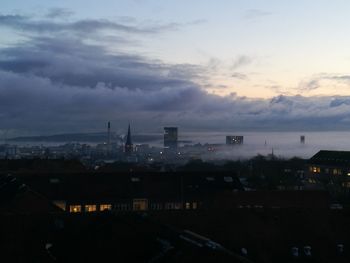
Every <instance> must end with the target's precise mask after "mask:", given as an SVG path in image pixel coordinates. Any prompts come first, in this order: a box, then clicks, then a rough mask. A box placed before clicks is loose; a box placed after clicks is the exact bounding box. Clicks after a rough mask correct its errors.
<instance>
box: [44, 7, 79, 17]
mask: <svg viewBox="0 0 350 263" xmlns="http://www.w3.org/2000/svg"><path fill="white" fill-rule="evenodd" d="M72 15H74V12H73V11H71V10H69V9H66V8H51V9H50V10H49V11H48V13H47V14H46V17H47V18H67V17H70V16H72Z"/></svg>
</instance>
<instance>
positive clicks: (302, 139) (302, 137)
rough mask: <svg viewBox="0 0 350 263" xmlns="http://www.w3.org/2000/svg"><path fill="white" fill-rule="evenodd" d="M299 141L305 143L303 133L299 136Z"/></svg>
mask: <svg viewBox="0 0 350 263" xmlns="http://www.w3.org/2000/svg"><path fill="white" fill-rule="evenodd" d="M300 143H301V144H305V135H301V136H300Z"/></svg>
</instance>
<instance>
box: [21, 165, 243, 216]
mask: <svg viewBox="0 0 350 263" xmlns="http://www.w3.org/2000/svg"><path fill="white" fill-rule="evenodd" d="M22 180H24V181H25V182H26V183H27V184H28V185H30V186H31V187H32V188H33V189H35V190H37V191H38V192H39V193H41V194H42V195H44V196H46V197H48V198H49V200H51V201H52V202H54V203H55V204H56V205H57V206H58V207H60V208H61V209H63V210H65V211H67V212H70V213H80V212H98V211H104V210H115V211H148V210H156V211H158V210H162V211H163V210H197V209H200V208H203V207H205V204H206V202H207V200H210V199H211V198H212V197H216V196H217V195H218V194H219V193H223V192H232V191H242V190H243V187H242V185H241V183H240V181H239V180H238V178H237V177H236V176H233V175H232V173H220V174H217V173H213V172H206V173H201V174H199V173H196V172H180V173H178V172H171V173H165V172H137V171H132V172H118V173H117V175H116V173H79V174H69V175H64V174H56V175H53V174H52V175H49V178H47V177H46V176H40V177H38V176H35V175H33V176H31V175H29V174H28V175H26V176H23V177H22Z"/></svg>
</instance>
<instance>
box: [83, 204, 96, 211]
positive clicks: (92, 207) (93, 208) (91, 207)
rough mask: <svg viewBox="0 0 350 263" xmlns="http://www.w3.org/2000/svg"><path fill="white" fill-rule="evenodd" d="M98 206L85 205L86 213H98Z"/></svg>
mask: <svg viewBox="0 0 350 263" xmlns="http://www.w3.org/2000/svg"><path fill="white" fill-rule="evenodd" d="M96 210H97V208H96V205H85V212H96Z"/></svg>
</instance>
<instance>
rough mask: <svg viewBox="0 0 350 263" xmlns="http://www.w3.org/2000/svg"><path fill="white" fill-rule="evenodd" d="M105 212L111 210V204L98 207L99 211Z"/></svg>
mask: <svg viewBox="0 0 350 263" xmlns="http://www.w3.org/2000/svg"><path fill="white" fill-rule="evenodd" d="M105 210H112V205H111V204H103V205H100V211H105Z"/></svg>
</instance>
